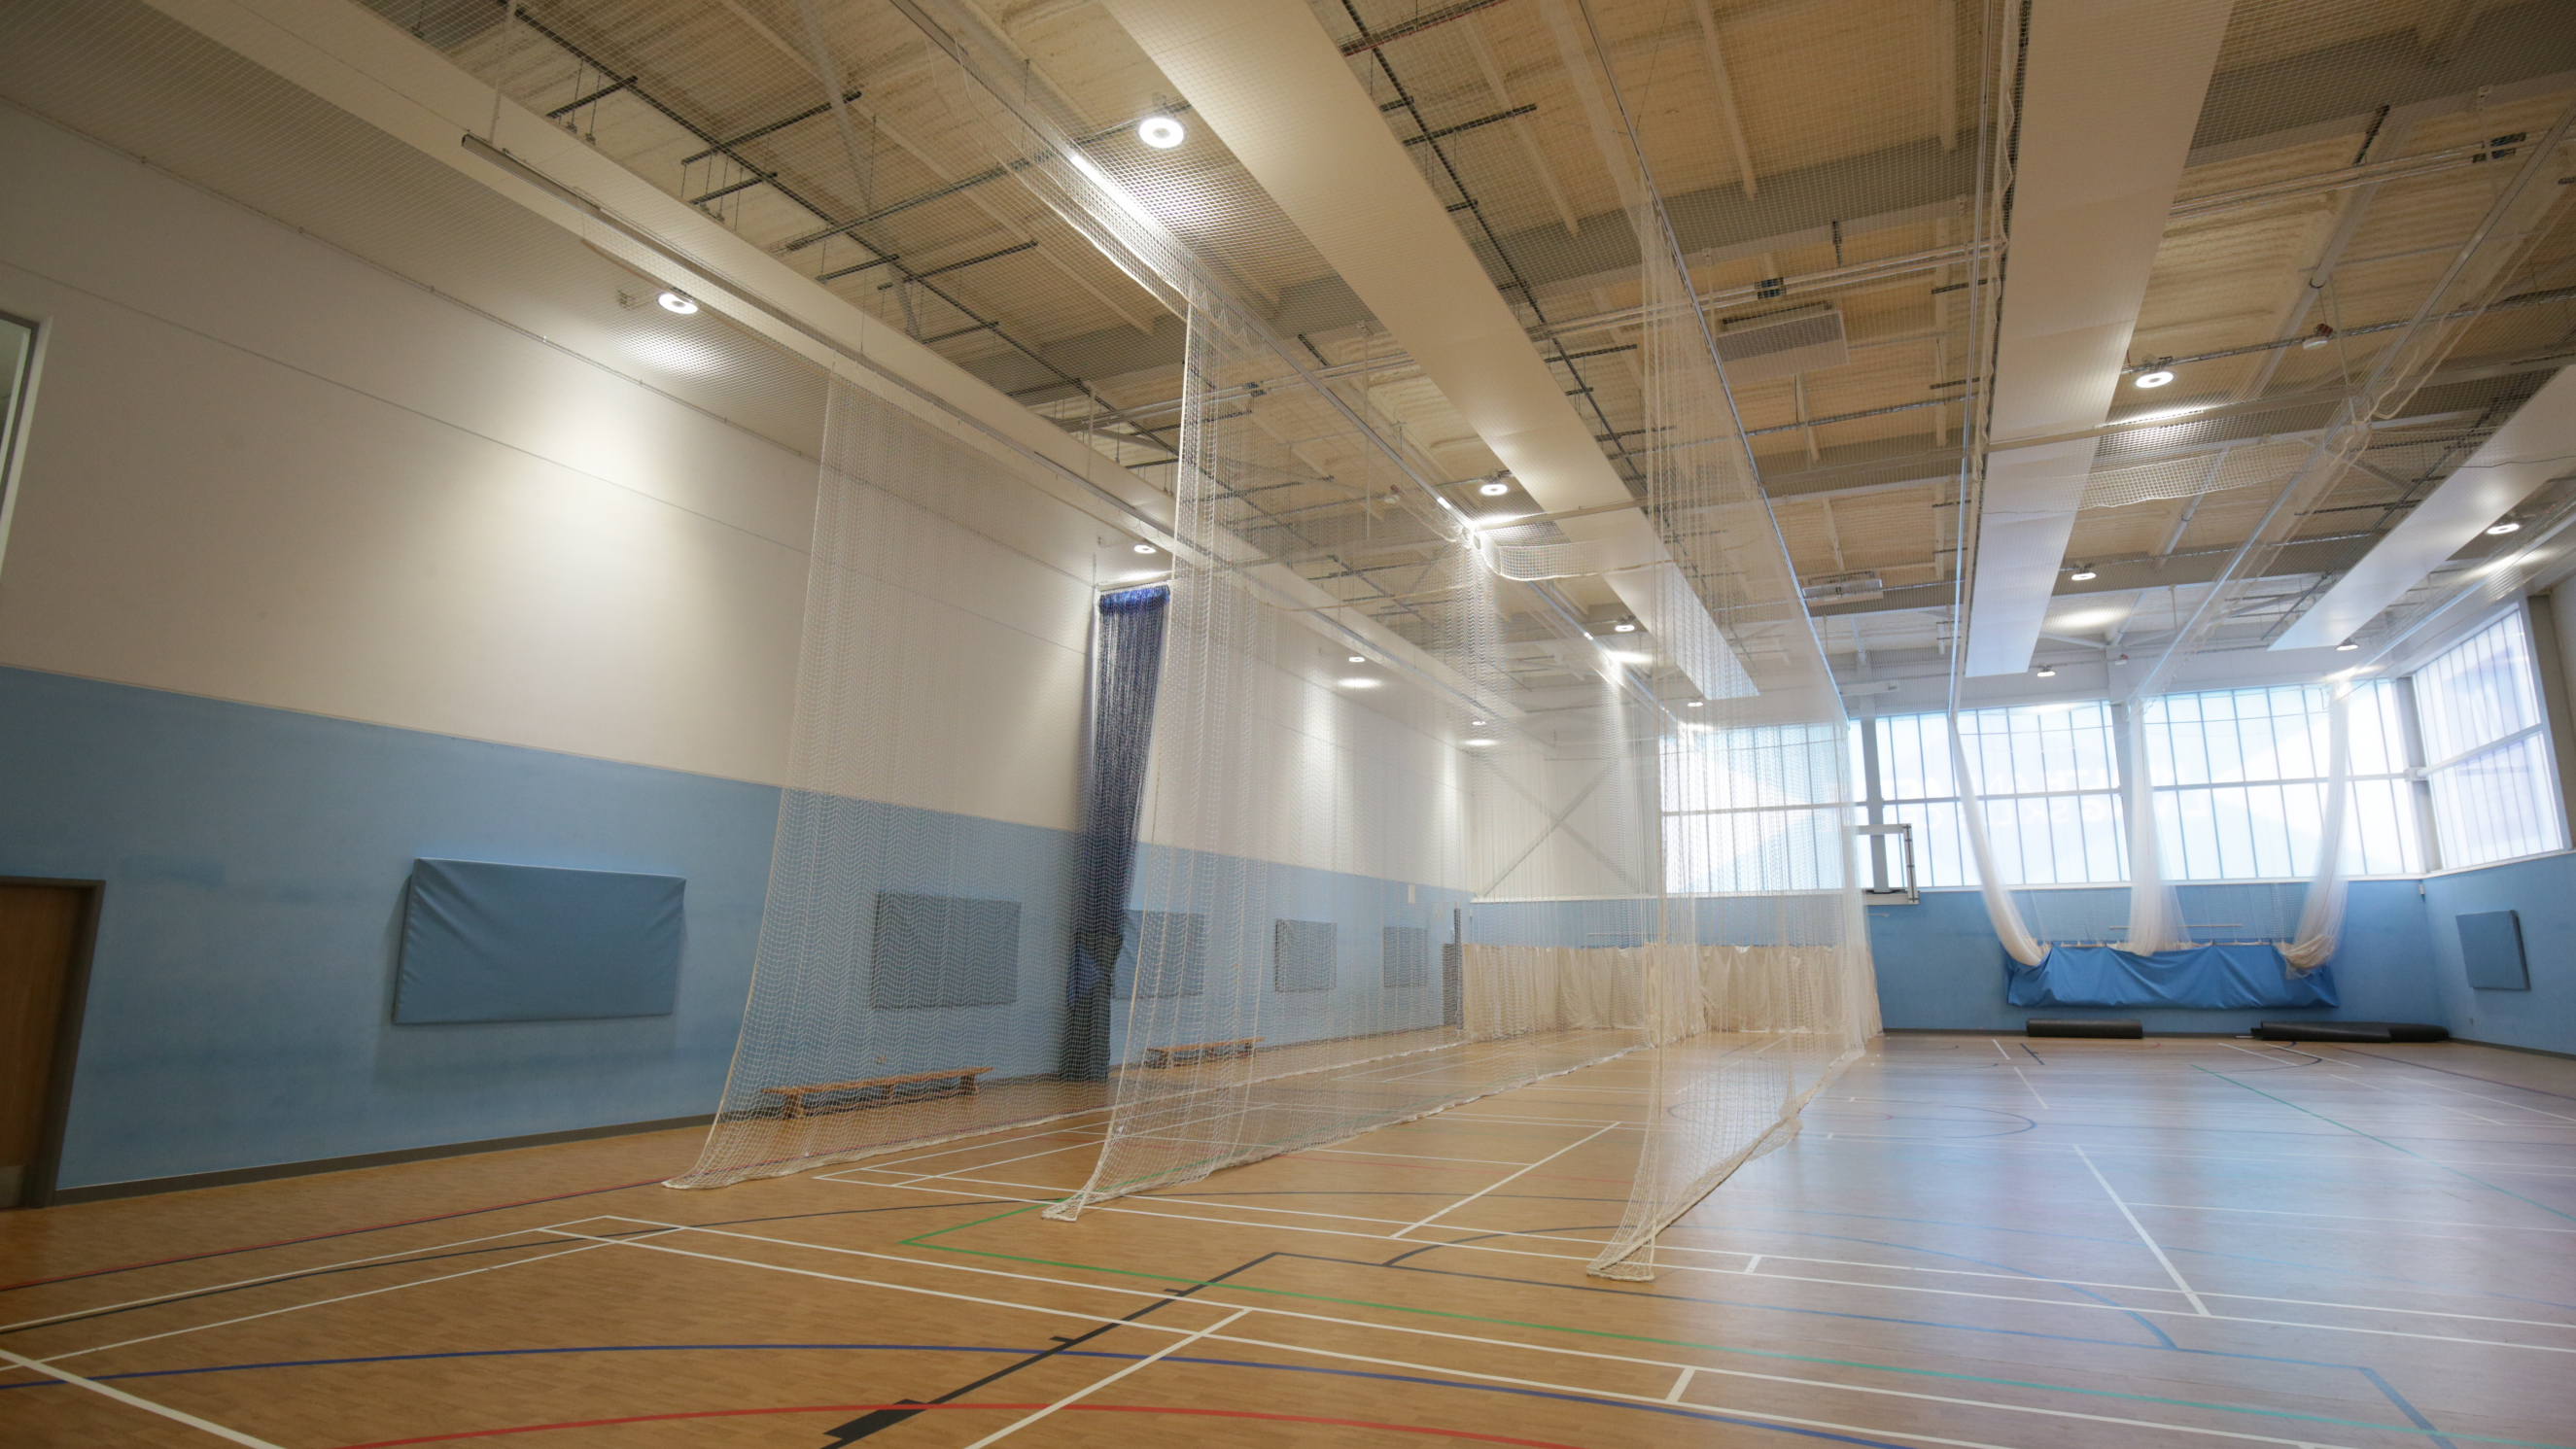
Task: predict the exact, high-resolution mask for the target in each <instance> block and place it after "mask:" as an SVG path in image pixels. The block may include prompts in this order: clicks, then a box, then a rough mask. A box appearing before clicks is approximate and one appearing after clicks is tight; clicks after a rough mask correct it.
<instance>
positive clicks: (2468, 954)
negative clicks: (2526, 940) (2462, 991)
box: [2452, 911, 2531, 991]
mask: <svg viewBox="0 0 2576 1449" xmlns="http://www.w3.org/2000/svg"><path fill="white" fill-rule="evenodd" d="M2452 919H2454V920H2456V921H2458V922H2459V926H2460V964H2461V965H2462V966H2463V967H2465V968H2467V970H2468V975H2469V984H2470V985H2471V986H2474V987H2476V988H2477V989H2478V990H2480V991H2529V990H2530V989H2531V967H2530V964H2529V963H2528V962H2526V961H2525V960H2524V959H2523V955H2522V918H2521V917H2519V916H2517V915H2515V914H2514V913H2513V912H2511V911H2479V912H2476V913H2475V914H2472V915H2465V916H2455V917H2453V918H2452Z"/></svg>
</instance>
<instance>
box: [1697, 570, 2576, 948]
mask: <svg viewBox="0 0 2576 1449" xmlns="http://www.w3.org/2000/svg"><path fill="white" fill-rule="evenodd" d="M2534 665H2535V661H2534V659H2533V655H2532V645H2531V637H2530V634H2529V631H2528V630H2527V629H2526V628H2525V625H2524V621H2523V618H2522V615H2521V614H2520V613H2519V612H2514V613H2508V614H2506V615H2505V616H2504V617H2502V618H2500V619H2498V620H2497V621H2496V622H2495V623H2493V624H2491V625H2489V626H2487V627H2486V628H2484V629H2482V630H2480V631H2479V632H2477V633H2476V634H2474V635H2471V636H2470V637H2469V638H2468V639H2466V640H2464V641H2463V642H2461V643H2460V644H2458V645H2456V646H2454V647H2453V648H2451V649H2449V650H2448V651H2446V652H2444V653H2442V654H2440V655H2438V656H2436V657H2435V658H2434V659H2433V660H2432V661H2431V662H2429V663H2427V664H2425V665H2424V666H2423V667H2422V668H2421V669H2419V670H2418V671H2417V672H2416V673H2415V675H2414V676H2413V678H2412V680H2411V681H2408V680H2368V681H2363V682H2361V683H2359V684H2356V685H2355V686H2354V688H2353V693H2352V701H2351V704H2350V705H2349V706H2348V708H2349V710H2350V715H2349V723H2350V728H2351V736H2350V746H2351V760H2350V765H2349V771H2350V773H2349V779H2350V781H2351V787H2352V794H2351V797H2350V802H2349V810H2348V812H2347V814H2346V817H2345V827H2344V829H2345V833H2344V857H2343V869H2344V871H2345V873H2347V874H2350V875H2383V876H2384V875H2413V874H2417V873H2420V872H2421V871H2423V870H2425V869H2426V868H2427V867H2428V865H2430V864H2432V863H2434V860H2433V857H2435V856H2436V855H2438V862H2439V864H2440V865H2442V866H2443V867H2446V868H2457V867H2461V866H2471V865H2483V864H2487V863H2489V862H2492V861H2498V860H2510V859H2514V858H2516V857H2520V856H2527V855H2538V854H2542V853H2544V852H2548V851H2553V850H2563V849H2565V848H2566V847H2567V832H2566V824H2565V821H2564V819H2563V817H2562V814H2561V811H2560V808H2559V791H2558V782H2557V779H2556V775H2555V767H2554V756H2553V755H2552V753H2551V746H2550V740H2549V733H2548V726H2547V715H2546V711H2545V709H2544V708H2543V706H2542V702H2541V692H2540V682H2539V674H2538V672H2537V670H2536V669H2535V667H2534ZM2410 695H2411V699H2412V714H2413V716H2414V718H2413V720H2412V722H2411V724H2410V721H2409V719H2408V715H2409V712H2410V711H2409V707H2408V705H2409V699H2410ZM2137 708H2138V709H2140V710H2141V711H2142V712H2143V713H2142V714H2141V716H2140V719H2139V723H2140V725H2141V726H2142V728H2143V732H2144V735H2145V746H2146V752H2147V770H2148V776H2149V780H2150V782H2151V783H2152V785H2153V786H2154V790H2155V804H2156V825H2157V830H2158V832H2159V838H2160V842H2161V846H2162V849H2161V856H2162V863H2163V866H2164V869H2165V872H2166V875H2167V878H2168V879H2171V880H2176V881H2200V882H2215V881H2298V880H2302V879H2305V878H2307V877H2309V876H2312V875H2314V874H2315V873H2316V869H2317V862H2318V856H2319V853H2320V851H2319V847H2320V846H2321V845H2322V843H2323V826H2324V821H2325V814H2326V791H2327V781H2328V776H2329V774H2330V772H2331V768H2332V764H2331V758H2330V750H2331V738H2332V713H2331V709H2332V705H2331V694H2330V691H2329V687H2328V686H2326V685H2323V684H2294V685H2278V686H2270V687H2264V688H2255V689H2223V690H2210V691H2205V692H2201V693H2196V694H2170V695H2164V696H2161V697H2159V698H2155V699H2150V700H2146V701H2144V702H2143V703H2141V704H2140V705H2138V706H2137ZM2118 719H2119V716H2118V713H2117V712H2116V711H2115V710H2114V708H2113V707H2112V706H2111V705H2110V704H2108V703H2104V702H2098V701H2083V702H2070V703H2060V704H2044V705H2024V706H2016V707H2013V708H2009V709H1983V710H1971V711H1962V712H1961V714H1960V716H1959V726H1960V730H1961V732H1962V739H1961V743H1962V745H1963V747H1964V749H1965V753H1966V754H1967V756H1968V760H1969V765H1970V768H1971V770H1972V771H1973V772H1974V779H1975V782H1976V784H1977V786H1978V790H1979V794H1980V797H1981V799H1982V801H1983V804H1984V806H1985V818H1986V829H1987V832H1988V836H1989V838H1990V839H1991V841H1992V843H1993V845H1994V850H1995V859H1996V866H1997V869H1998V870H1999V871H2000V872H2001V873H2002V874H2003V876H2004V878H2005V879H2006V880H2007V881H2008V882H2010V883H2011V884H2013V885H2015V886H2042V885H2118V884H2122V883H2125V882H2126V881H2127V880H2128V878H2129V869H2128V866H2129V862H2128V850H2127V844H2128V842H2127V836H2126V831H2125V828H2124V825H2123V819H2124V813H2125V806H2124V802H2123V800H2122V798H2121V793H2120V791H2121V785H2122V781H2123V770H2124V768H2125V761H2124V759H2123V750H2122V748H2121V743H2122V742H2121V740H2120V736H2119V728H2118V723H2117V722H2118ZM1863 729H1866V730H1868V731H1869V732H1870V736H1869V738H1868V740H1867V743H1868V744H1869V745H1870V746H1871V748H1870V749H1868V750H1866V751H1864V750H1863V749H1861V748H1860V745H1861V743H1862V736H1861V733H1860V731H1861V730H1863ZM1949 729H1950V726H1949V720H1948V719H1947V717H1945V716H1943V715H1938V714H1913V715H1892V716H1887V717H1883V718H1880V719H1877V720H1872V721H1862V722H1860V723H1859V724H1858V725H1857V726H1856V727H1855V728H1854V729H1853V730H1852V731H1851V733H1850V734H1849V735H1848V736H1846V735H1844V734H1843V732H1842V731H1840V730H1839V729H1837V728H1836V727H1834V726H1830V725H1789V726H1771V727H1764V728H1745V729H1720V730H1706V731H1696V732H1691V733H1687V734H1685V735H1684V736H1683V737H1682V741H1681V743H1680V744H1679V745H1678V746H1677V747H1676V748H1675V749H1674V750H1673V751H1672V752H1671V753H1669V754H1667V756H1666V757H1665V771H1664V779H1663V797H1664V798H1663V806H1664V812H1665V818H1664V851H1665V859H1666V870H1667V879H1668V881H1669V882H1670V884H1671V886H1672V888H1673V889H1674V890H1677V891H1691V892H1725V891H1777V890H1815V889H1824V888H1830V887H1833V886H1837V885H1839V884H1840V883H1841V880H1842V874H1841V873H1842V871H1843V869H1844V864H1843V862H1844V856H1843V844H1842V840H1841V835H1840V832H1839V830H1838V829H1837V826H1838V825H1839V824H1840V822H1841V821H1842V820H1843V819H1845V818H1846V816H1848V818H1851V819H1853V820H1855V821H1858V820H1859V819H1861V818H1863V810H1864V807H1863V805H1862V803H1861V802H1863V801H1864V800H1867V801H1870V802H1871V803H1874V804H1875V805H1876V807H1877V809H1878V812H1879V818H1880V819H1882V820H1884V821H1885V822H1887V823H1889V824H1907V825H1911V826H1913V827H1914V858H1915V869H1916V878H1917V881H1918V883H1919V884H1921V885H1923V886H1926V887H1938V886H1972V885H1975V884H1977V883H1978V882H1977V868H1976V861H1975V858H1974V855H1973V852H1971V850H1970V849H1969V846H1968V839H1967V833H1966V831H1965V830H1964V829H1962V828H1961V824H1960V813H1959V811H1960V802H1959V787H1958V782H1957V780H1956V779H1955V778H1954V775H1953V772H1952V769H1951V757H1950V734H1949ZM2410 730H2411V731H2412V732H2413V737H2414V740H2415V741H2416V743H2415V746H2414V748H2413V749H2411V750H2410V748H2409V734H2410ZM1846 753H1848V756H1849V758H1848V759H1847V760H1846V759H1844V758H1841V756H1843V755H1845V754H1846ZM1873 756H1874V760H1873V759H1872V758H1871V757H1873ZM2410 758H2411V759H2414V760H2420V761H2423V762H2424V767H2423V768H2422V769H2421V770H2420V771H2410V769H2409V767H2408V766H2409V760H2410ZM1871 764H1874V765H1875V768H1876V779H1875V782H1874V783H1875V786H1876V788H1875V789H1874V790H1873V789H1870V788H1869V786H1870V784H1871V783H1872V781H1871V772H1870V769H1869V766H1870V765H1871ZM1846 778H1848V779H1850V780H1852V781H1854V782H1856V783H1855V784H1853V785H1852V786H1850V787H1848V788H1849V793H1848V794H1846V793H1845V790H1846V787H1845V785H1844V783H1843V781H1844V780H1845V779H1846ZM2417 780H2421V781H2423V782H2424V783H2423V784H2421V785H2418V784H2417V783H2416V781H2417ZM2428 807H2429V808H2428ZM2428 815H2429V819H2428V818H2426V817H2427V816H2428ZM2428 841H2430V842H2433V843H2437V844H2438V845H2439V847H2440V848H2439V851H2438V853H2437V852H2432V851H2428V850H2427V849H2426V844H2427V842H2428ZM1891 874H1892V872H1891ZM2070 899H2071V898H2070Z"/></svg>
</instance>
